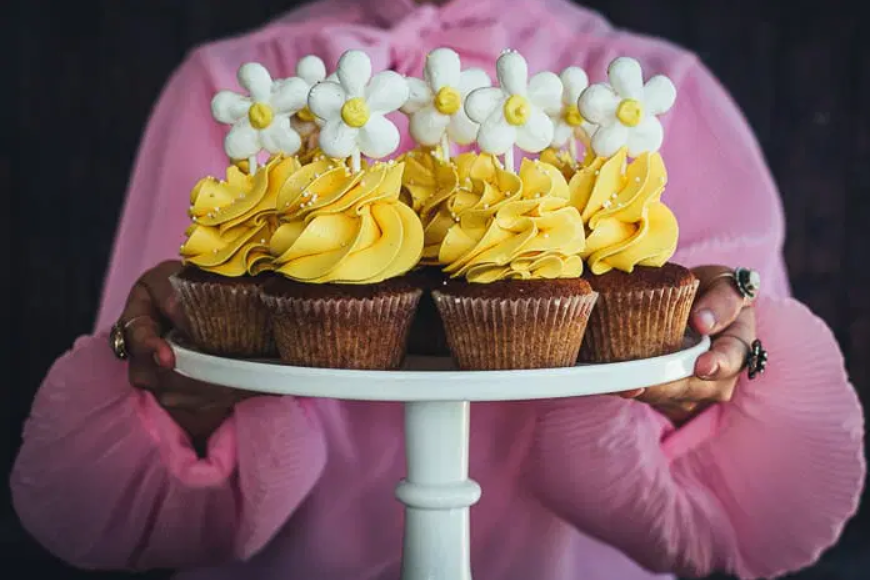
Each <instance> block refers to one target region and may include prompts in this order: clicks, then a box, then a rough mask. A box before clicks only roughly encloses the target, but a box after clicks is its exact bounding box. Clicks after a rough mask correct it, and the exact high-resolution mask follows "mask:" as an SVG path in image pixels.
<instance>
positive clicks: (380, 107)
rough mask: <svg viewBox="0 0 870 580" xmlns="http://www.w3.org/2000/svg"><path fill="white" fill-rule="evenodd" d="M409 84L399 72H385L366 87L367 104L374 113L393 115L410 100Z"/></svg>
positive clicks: (379, 74) (380, 73)
mask: <svg viewBox="0 0 870 580" xmlns="http://www.w3.org/2000/svg"><path fill="white" fill-rule="evenodd" d="M408 92H409V89H408V82H407V81H406V80H405V78H404V77H403V76H402V75H400V74H399V73H397V72H394V71H391V70H385V71H383V72H379V73H378V74H376V75H375V76H373V77H372V80H371V82H370V83H369V85H368V87H366V90H365V93H366V103H367V104H368V106H369V110H370V111H371V112H372V113H379V114H381V115H383V114H386V113H392V112H393V111H395V110H396V109H398V108H399V107H401V106H402V105H404V104H405V102H406V101H407V100H408Z"/></svg>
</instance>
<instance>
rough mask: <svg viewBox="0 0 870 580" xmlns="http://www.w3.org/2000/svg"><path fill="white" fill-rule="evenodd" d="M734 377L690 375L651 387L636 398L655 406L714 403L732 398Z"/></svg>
mask: <svg viewBox="0 0 870 580" xmlns="http://www.w3.org/2000/svg"><path fill="white" fill-rule="evenodd" d="M735 382H736V381H735V380H734V379H725V380H723V381H705V380H701V379H698V378H695V377H689V378H688V379H683V380H680V381H674V382H672V383H665V384H663V385H656V386H655V387H649V388H647V389H646V391H644V393H643V394H642V395H640V396H639V397H637V399H636V400H638V401H641V402H644V403H648V404H650V405H653V406H655V407H659V406H668V405H680V406H684V405H685V404H687V403H698V404H701V403H712V402H721V401H727V400H730V399H731V395H732V394H733V392H734V383H735Z"/></svg>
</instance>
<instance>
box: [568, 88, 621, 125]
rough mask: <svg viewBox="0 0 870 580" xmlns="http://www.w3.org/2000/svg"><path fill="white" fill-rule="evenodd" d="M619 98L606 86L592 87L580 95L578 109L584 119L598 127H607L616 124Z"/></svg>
mask: <svg viewBox="0 0 870 580" xmlns="http://www.w3.org/2000/svg"><path fill="white" fill-rule="evenodd" d="M618 106H619V96H618V95H617V94H616V93H615V92H613V89H612V88H610V87H609V86H607V85H605V84H597V85H592V86H591V87H589V88H588V89H586V90H585V91H583V94H581V95H580V99H579V100H578V101H577V108H579V109H580V114H581V115H582V116H583V118H584V119H587V120H589V121H591V122H593V123H595V124H596V125H602V126H607V125H611V124H613V123H615V122H616V108H617V107H618Z"/></svg>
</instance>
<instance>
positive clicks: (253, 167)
mask: <svg viewBox="0 0 870 580" xmlns="http://www.w3.org/2000/svg"><path fill="white" fill-rule="evenodd" d="M256 172H257V156H256V155H251V156H250V157H248V175H253V174H255V173H256Z"/></svg>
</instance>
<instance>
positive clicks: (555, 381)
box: [172, 334, 710, 580]
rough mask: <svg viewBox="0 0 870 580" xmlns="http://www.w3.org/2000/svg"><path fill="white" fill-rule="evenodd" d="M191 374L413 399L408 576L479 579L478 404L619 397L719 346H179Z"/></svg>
mask: <svg viewBox="0 0 870 580" xmlns="http://www.w3.org/2000/svg"><path fill="white" fill-rule="evenodd" d="M172 346H173V349H174V351H175V356H176V370H177V371H178V372H179V373H181V374H183V375H186V376H188V377H191V378H194V379H198V380H200V381H205V382H209V383H215V384H218V385H224V386H227V387H233V388H238V389H245V390H248V391H256V392H262V393H269V394H279V395H295V396H304V397H326V398H334V399H350V400H369V401H402V402H404V403H405V448H406V459H407V476H406V478H405V479H403V480H402V481H401V482H399V484H398V486H397V488H396V497H397V498H398V500H399V501H401V502H402V503H403V504H404V505H405V532H404V541H403V554H402V580H471V562H470V560H471V558H470V546H469V540H470V529H469V508H470V507H471V506H472V505H474V504H475V503H476V502H477V500H478V499H480V494H481V489H480V486H479V485H478V484H477V483H476V482H474V481H472V480H470V479H469V478H468V454H469V451H468V439H469V419H470V403H471V402H473V401H512V400H513V401H516V400H531V399H552V398H560V397H580V396H589V395H598V394H604V393H617V392H620V391H627V390H631V389H636V388H640V387H648V386H652V385H658V384H662V383H667V382H670V381H676V380H679V379H683V378H686V377H688V376H691V375H692V374H693V372H694V365H695V360H696V359H697V358H698V356H700V355H701V354H702V353H703V352H705V351H706V350H708V349H709V347H710V341H709V339H708V338H706V337H697V336H694V335H691V334H690V335H687V336H686V342H685V345H684V348H683V350H681V351H679V352H676V353H674V354H669V355H666V356H661V357H655V358H650V359H644V360H637V361H628V362H621V363H612V364H602V365H577V366H575V367H570V368H558V369H536V370H520V371H457V370H454V369H453V368H452V363H451V362H450V360H449V359H444V358H432V357H409V358H408V361H407V362H406V364H405V368H403V369H402V370H397V371H360V370H342V369H320V368H307V367H293V366H288V365H283V364H280V363H277V362H274V361H253V360H237V359H230V358H222V357H216V356H211V355H207V354H203V353H200V352H197V351H195V350H192V349H190V348H187V347H185V346H182V345H181V344H179V343H178V342H172Z"/></svg>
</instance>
